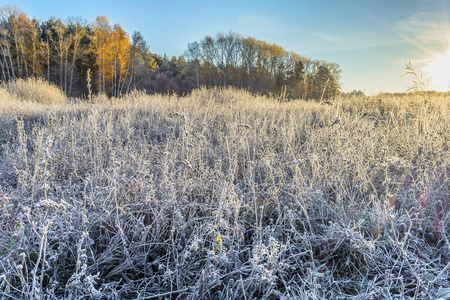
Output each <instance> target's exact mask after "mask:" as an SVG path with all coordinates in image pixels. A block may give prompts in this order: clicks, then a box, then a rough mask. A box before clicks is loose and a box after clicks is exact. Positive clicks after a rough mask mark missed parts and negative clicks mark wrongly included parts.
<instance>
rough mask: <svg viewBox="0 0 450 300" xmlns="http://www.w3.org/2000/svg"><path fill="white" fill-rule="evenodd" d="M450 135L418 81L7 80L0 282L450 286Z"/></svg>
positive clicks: (332, 291) (299, 295)
mask: <svg viewBox="0 0 450 300" xmlns="http://www.w3.org/2000/svg"><path fill="white" fill-rule="evenodd" d="M20 84H22V85H20ZM281 100H283V99H281ZM338 120H339V121H338ZM449 139H450V100H449V98H448V97H447V98H445V97H437V96H436V97H430V96H427V95H423V94H420V93H411V94H408V95H405V96H401V97H400V96H388V95H378V96H371V97H366V96H359V97H350V98H337V99H334V100H333V101H332V102H330V103H328V104H325V103H320V102H316V101H303V100H294V101H289V102H285V101H280V99H277V98H276V97H275V98H268V97H264V96H258V95H252V94H250V93H248V92H246V91H243V90H238V89H233V88H229V89H199V90H194V91H193V92H192V93H190V94H189V95H187V96H185V97H178V96H176V95H160V94H156V95H145V94H143V93H139V92H132V93H130V94H128V95H126V96H124V97H122V98H121V99H107V98H106V97H94V98H93V99H91V101H86V100H72V101H69V100H68V99H66V98H65V96H64V94H63V93H62V92H61V91H60V90H58V89H57V88H56V87H54V86H47V85H45V84H44V83H43V82H42V81H36V82H34V83H31V82H21V83H20V82H19V83H17V84H16V85H12V84H10V85H9V86H6V85H4V86H3V87H2V88H0V145H1V148H0V295H1V296H0V297H2V298H4V299H60V298H69V299H432V298H434V299H449V297H450V276H449V274H450V263H449V262H450V243H449V240H448V239H449V235H450V213H449V211H450V190H449V171H450V153H449V142H450V141H449Z"/></svg>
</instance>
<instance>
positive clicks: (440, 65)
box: [425, 51, 450, 92]
mask: <svg viewBox="0 0 450 300" xmlns="http://www.w3.org/2000/svg"><path fill="white" fill-rule="evenodd" d="M425 71H426V72H428V73H429V75H430V76H431V82H432V83H433V88H435V89H436V90H437V91H439V92H445V91H448V90H450V51H449V52H447V53H446V54H444V55H442V56H439V57H438V58H437V59H436V60H435V61H434V62H432V63H431V64H430V65H429V66H428V67H426V68H425Z"/></svg>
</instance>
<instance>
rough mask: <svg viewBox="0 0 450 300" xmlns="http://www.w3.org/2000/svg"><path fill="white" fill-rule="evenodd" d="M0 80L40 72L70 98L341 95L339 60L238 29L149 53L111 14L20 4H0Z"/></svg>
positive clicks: (326, 96) (26, 76)
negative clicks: (53, 11)
mask: <svg viewBox="0 0 450 300" xmlns="http://www.w3.org/2000/svg"><path fill="white" fill-rule="evenodd" d="M0 68H1V74H0V80H1V81H2V82H9V81H12V80H16V79H18V78H24V79H26V78H29V77H36V78H37V77H42V78H45V80H47V81H48V82H49V83H53V84H56V85H58V86H59V87H60V88H61V89H62V90H63V91H64V92H65V93H66V95H68V96H69V97H80V96H85V95H87V94H88V88H87V82H86V74H87V72H88V70H90V72H91V78H92V91H93V92H94V93H98V94H104V95H107V96H108V97H120V96H121V95H123V94H125V93H129V92H130V91H131V90H133V89H137V90H144V91H146V92H147V93H153V92H158V93H166V92H169V93H178V94H183V93H186V92H189V91H191V90H192V89H194V88H200V87H201V86H207V87H227V86H234V87H238V88H244V89H247V90H249V91H251V92H254V93H261V94H267V95H269V94H270V95H274V96H278V95H283V97H282V98H283V99H288V98H305V99H323V98H331V97H333V96H335V95H337V94H338V93H339V80H340V72H341V70H340V68H339V65H337V64H334V63H328V62H325V61H320V60H311V59H309V58H306V57H303V56H301V55H299V54H296V53H293V52H288V51H286V50H285V49H284V48H283V47H281V46H279V45H276V44H271V43H268V42H266V41H262V40H258V39H255V38H254V37H242V36H241V35H239V34H237V33H233V32H230V33H218V34H217V35H215V36H206V37H205V38H203V39H202V40H201V41H199V42H193V43H190V44H189V45H188V47H187V50H186V51H185V53H184V56H178V57H176V56H173V57H168V56H166V55H165V54H164V55H158V54H156V53H152V52H151V51H150V48H149V46H148V45H147V43H146V42H145V40H144V37H143V36H142V35H141V34H140V32H134V33H133V34H132V35H131V38H130V36H129V35H128V34H127V33H126V32H125V31H124V30H123V28H122V27H121V26H120V25H119V24H115V25H111V24H110V23H109V21H108V18H107V17H106V16H98V17H97V18H96V20H95V22H93V23H92V24H88V23H87V22H86V21H84V20H83V19H81V18H71V19H68V20H62V19H58V18H50V19H48V20H45V21H43V22H40V21H38V20H36V19H30V18H28V17H27V15H26V13H24V12H22V11H21V10H20V9H18V8H17V7H12V6H4V7H2V8H0Z"/></svg>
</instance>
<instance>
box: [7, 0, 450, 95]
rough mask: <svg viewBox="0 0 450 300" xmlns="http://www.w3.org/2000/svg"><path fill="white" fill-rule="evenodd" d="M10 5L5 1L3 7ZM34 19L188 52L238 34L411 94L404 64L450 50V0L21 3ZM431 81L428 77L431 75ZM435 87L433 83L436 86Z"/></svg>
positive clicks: (347, 83) (371, 88) (372, 88)
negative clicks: (93, 25)
mask: <svg viewBox="0 0 450 300" xmlns="http://www.w3.org/2000/svg"><path fill="white" fill-rule="evenodd" d="M1 2H4V3H1ZM1 2H0V6H2V5H4V4H9V5H17V6H18V7H19V8H20V9H21V10H23V11H24V12H26V13H27V15H28V16H29V17H36V18H38V19H40V20H41V21H42V20H45V19H48V18H49V17H51V16H54V17H60V18H63V19H64V18H67V17H83V18H85V19H86V20H87V21H88V22H93V21H94V20H95V18H96V16H97V15H106V16H107V17H108V19H109V21H110V23H111V24H116V23H118V24H120V25H121V26H122V27H123V28H124V29H125V30H126V31H127V32H128V33H129V34H130V35H131V34H132V32H133V31H134V30H136V31H140V32H141V33H142V35H143V36H144V38H145V39H146V41H147V43H148V44H149V45H150V50H151V51H152V52H156V53H158V54H163V53H166V54H167V55H169V56H172V55H176V56H178V55H181V54H183V51H184V50H185V49H186V47H187V44H188V43H190V42H193V41H199V40H201V39H202V38H203V37H205V36H206V35H215V34H216V33H218V32H220V31H222V32H229V31H233V32H237V33H240V34H241V35H243V36H254V37H255V38H257V39H262V40H266V41H268V42H271V43H276V44H279V45H281V46H283V47H284V48H285V49H286V50H289V51H294V52H296V53H299V54H301V55H304V56H307V57H310V58H313V59H324V60H327V61H332V62H336V63H338V64H340V65H341V69H342V71H343V73H342V86H343V90H344V91H351V90H354V89H356V90H363V91H365V92H366V93H368V94H373V93H377V92H381V91H385V92H395V91H399V92H402V91H405V90H406V89H407V86H408V85H409V84H410V82H411V79H410V78H407V77H402V78H401V77H400V76H401V75H402V74H403V73H404V63H405V62H408V61H411V62H412V63H413V65H414V66H415V67H416V68H421V69H425V68H426V66H427V65H429V64H431V63H432V62H433V61H434V60H436V58H437V57H439V56H441V55H443V54H445V53H446V52H448V51H449V50H450V19H449V18H450V15H449V13H450V1H448V0H422V1H418V0H409V1H406V0H399V1H395V0H371V1H366V0H359V1H358V0H322V1H320V0H316V1H313V0H297V1H294V0H292V1H290V0H285V1H283V0H278V1H265V0H259V1H255V0H249V1H244V0H241V1H234V0H233V1H223V0H210V1H199V0H184V1H170V0H166V1H164V0H127V1H126V0H122V1H118V0H112V1H105V0H90V1H85V0H76V1H72V0H65V1H61V0H59V1H54V0H45V1H40V0H14V1H10V2H7V1H5V0H2V1H1ZM449 72H450V71H449ZM425 76H427V74H425ZM432 87H433V86H431V88H432Z"/></svg>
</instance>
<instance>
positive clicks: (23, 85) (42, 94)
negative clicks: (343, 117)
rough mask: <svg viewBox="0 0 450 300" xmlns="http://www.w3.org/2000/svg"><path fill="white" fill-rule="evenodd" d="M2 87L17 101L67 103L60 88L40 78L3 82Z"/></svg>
mask: <svg viewBox="0 0 450 300" xmlns="http://www.w3.org/2000/svg"><path fill="white" fill-rule="evenodd" d="M4 88H5V89H6V90H7V91H8V92H9V94H11V96H12V97H13V98H14V99H15V100H19V101H26V102H36V103H40V104H64V103H67V97H66V95H65V94H64V92H63V91H62V90H61V89H60V88H58V87H57V86H56V85H54V84H49V83H48V82H47V81H45V80H43V79H40V78H28V79H18V80H16V81H12V82H9V83H7V84H4Z"/></svg>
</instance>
